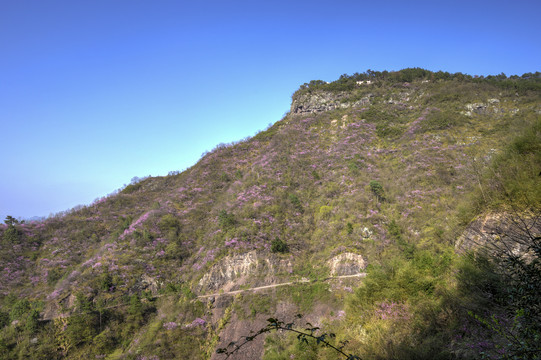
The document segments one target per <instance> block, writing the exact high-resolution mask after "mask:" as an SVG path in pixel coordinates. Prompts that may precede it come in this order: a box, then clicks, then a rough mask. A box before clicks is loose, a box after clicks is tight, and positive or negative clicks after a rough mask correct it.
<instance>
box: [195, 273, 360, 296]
mask: <svg viewBox="0 0 541 360" xmlns="http://www.w3.org/2000/svg"><path fill="white" fill-rule="evenodd" d="M365 276H366V273H359V274H353V275H341V276H333V277H329V278H326V279H324V280H321V281H329V280H336V279H347V278H353V277H365ZM309 282H310V280H308V279H301V280H299V281H290V282H285V283H279V284H272V285H265V286H258V287H253V288H248V289H241V290H233V291H225V292H219V293H214V294H207V295H199V296H198V297H197V298H198V299H205V298H210V297H217V296H223V295H235V294H240V293H243V292H246V291H258V290H264V289H271V288H275V287H279V286H288V285H297V284H305V283H309ZM316 282H317V281H316Z"/></svg>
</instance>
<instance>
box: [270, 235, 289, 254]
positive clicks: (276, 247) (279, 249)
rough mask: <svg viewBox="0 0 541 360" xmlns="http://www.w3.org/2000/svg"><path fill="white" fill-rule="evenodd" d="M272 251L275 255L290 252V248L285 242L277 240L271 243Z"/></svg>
mask: <svg viewBox="0 0 541 360" xmlns="http://www.w3.org/2000/svg"><path fill="white" fill-rule="evenodd" d="M271 251H272V252H273V253H286V252H289V246H288V245H287V244H286V243H285V242H284V241H283V240H281V239H279V238H276V239H274V240H273V241H272V243H271Z"/></svg>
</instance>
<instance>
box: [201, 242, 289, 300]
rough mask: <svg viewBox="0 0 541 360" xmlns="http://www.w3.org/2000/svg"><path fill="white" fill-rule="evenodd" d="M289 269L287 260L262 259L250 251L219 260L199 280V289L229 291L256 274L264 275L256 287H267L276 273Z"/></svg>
mask: <svg viewBox="0 0 541 360" xmlns="http://www.w3.org/2000/svg"><path fill="white" fill-rule="evenodd" d="M291 269H292V263H291V260H289V259H278V258H274V257H271V258H268V257H265V258H262V257H259V256H258V255H257V252H256V251H250V252H248V253H245V254H238V255H233V256H226V257H225V258H223V259H222V260H220V261H219V262H218V263H217V264H215V265H213V266H212V268H211V269H210V270H209V272H207V273H206V274H205V275H203V277H202V278H201V280H199V287H200V290H202V291H216V290H219V289H223V290H225V291H229V290H233V288H235V287H238V286H241V285H244V284H245V283H246V281H247V280H248V278H249V277H250V278H251V279H252V280H253V278H254V277H257V275H258V274H259V275H265V276H264V279H263V281H262V282H259V283H258V285H268V284H271V283H272V282H273V280H274V276H275V275H276V274H277V273H280V272H282V273H283V272H289V271H291Z"/></svg>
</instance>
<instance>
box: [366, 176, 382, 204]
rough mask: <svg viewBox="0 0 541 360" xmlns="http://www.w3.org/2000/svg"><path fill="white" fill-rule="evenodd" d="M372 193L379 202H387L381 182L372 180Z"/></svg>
mask: <svg viewBox="0 0 541 360" xmlns="http://www.w3.org/2000/svg"><path fill="white" fill-rule="evenodd" d="M369 185H370V191H372V193H373V194H374V195H375V196H376V198H377V199H378V201H380V202H381V201H385V191H384V190H383V186H382V185H381V184H380V183H379V181H376V180H372V181H370V184H369Z"/></svg>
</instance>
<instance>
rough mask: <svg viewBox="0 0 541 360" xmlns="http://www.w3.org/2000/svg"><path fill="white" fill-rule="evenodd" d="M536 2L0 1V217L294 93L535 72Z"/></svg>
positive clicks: (260, 123) (173, 157) (205, 145)
mask: <svg viewBox="0 0 541 360" xmlns="http://www.w3.org/2000/svg"><path fill="white" fill-rule="evenodd" d="M540 14H541V1H539V0H530V1H526V0H514V1H498V0H495V1H476V0H470V1H462V0H459V1H435V0H431V1H415V0H409V1H404V0H400V1H385V0H380V1H363V0H356V1H350V0H334V1H328V0H326V1H319V0H310V1H304V0H303V1H295V0H289V1H282V0H273V1H258V0H247V1H236V0H229V1H224V0H218V1H214V0H212V1H207V0H199V1H194V0H192V1H183V0H177V1H168V0H156V1H149V0H145V1H143V0H92V1H85V0H0V136H1V137H0V151H1V153H2V157H3V162H2V163H3V165H2V166H1V168H0V217H1V218H0V220H3V219H4V218H5V216H6V215H8V214H10V215H13V216H15V217H22V218H29V217H32V216H47V215H49V214H50V213H55V212H58V211H62V210H67V209H69V208H71V207H73V206H75V205H78V204H89V203H91V202H92V201H93V200H94V199H95V198H97V197H101V196H104V195H106V194H108V193H111V192H113V191H114V190H115V189H118V188H119V187H121V186H122V185H123V184H127V183H129V182H130V179H131V178H132V177H134V176H139V177H143V176H146V175H153V176H155V175H166V174H167V173H168V172H169V171H171V170H182V169H185V168H187V167H189V166H191V165H193V164H194V163H195V162H196V161H197V160H198V159H199V158H200V156H201V154H202V153H203V152H204V151H205V150H210V149H212V148H213V147H214V146H215V145H216V144H218V143H220V142H231V141H233V140H239V139H242V138H244V137H246V136H252V135H254V134H255V133H256V132H257V131H258V130H261V129H264V128H266V126H267V125H268V124H269V123H273V122H275V121H277V120H279V119H280V118H281V117H282V116H283V115H284V114H285V113H286V112H287V111H288V110H289V106H290V100H291V94H292V93H293V92H294V91H295V90H296V89H297V88H298V86H299V85H301V84H303V83H305V82H308V81H310V80H314V79H321V80H326V81H332V80H335V79H337V78H338V77H339V76H340V75H341V74H344V73H348V74H352V73H355V72H363V71H365V70H367V69H373V70H399V69H402V68H405V67H422V68H426V69H429V70H433V71H437V70H444V71H449V72H459V71H460V72H463V73H468V74H472V75H473V74H479V75H481V74H482V75H487V74H499V73H501V72H504V73H506V74H507V75H511V74H519V75H520V74H523V73H525V72H535V71H539V70H541V66H540V65H541V21H539V16H540Z"/></svg>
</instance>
